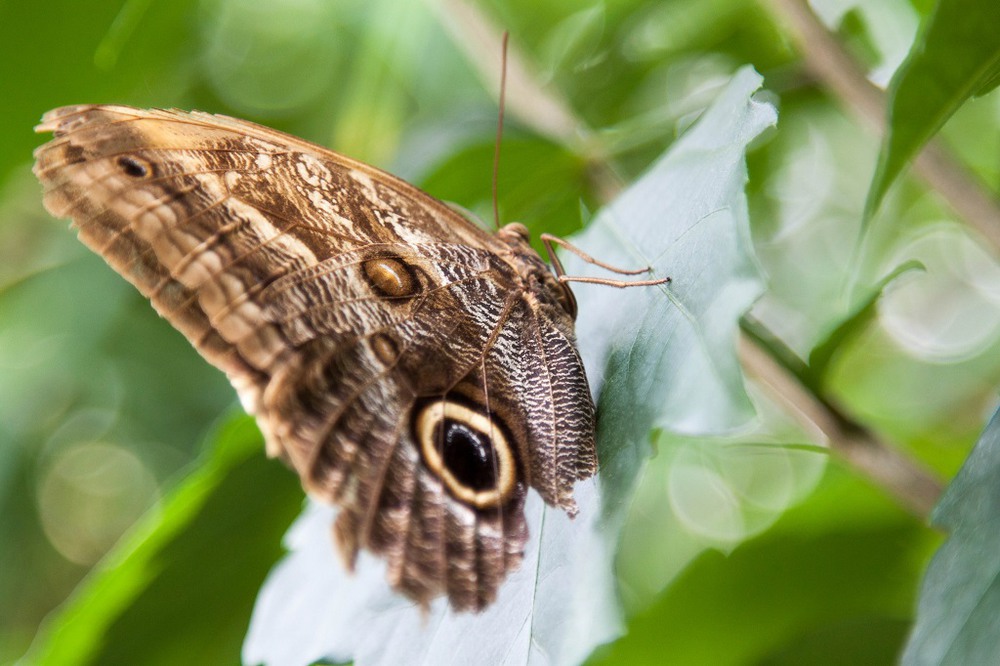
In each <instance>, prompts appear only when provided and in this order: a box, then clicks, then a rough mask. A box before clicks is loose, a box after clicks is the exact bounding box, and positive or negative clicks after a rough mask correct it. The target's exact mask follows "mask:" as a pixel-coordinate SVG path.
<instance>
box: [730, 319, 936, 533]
mask: <svg viewBox="0 0 1000 666" xmlns="http://www.w3.org/2000/svg"><path fill="white" fill-rule="evenodd" d="M739 352H740V361H741V363H742V365H743V370H744V371H745V372H746V373H747V375H748V376H750V377H752V378H753V379H754V380H756V382H757V383H758V384H759V385H760V386H761V387H763V388H764V389H765V390H766V391H767V392H768V394H769V395H770V396H771V398H772V399H773V400H774V401H775V402H776V403H777V404H779V405H780V406H782V407H783V408H784V409H785V411H786V412H787V413H788V414H790V415H791V416H792V417H794V418H795V419H796V420H797V421H798V422H799V425H801V426H802V427H803V428H804V429H805V430H806V431H807V432H810V431H811V432H813V433H814V434H816V435H817V439H819V440H825V441H826V443H827V445H828V446H829V447H830V450H831V451H833V452H834V453H836V454H837V455H838V456H840V457H841V458H843V459H844V460H845V461H847V462H848V463H849V464H850V465H851V466H852V467H854V468H855V469H857V470H858V471H860V472H861V473H862V474H864V475H865V476H867V477H868V478H869V479H871V480H872V481H874V482H875V483H876V484H878V486H879V487H881V488H884V489H885V490H887V491H888V492H889V493H890V494H892V495H893V496H894V497H895V498H896V499H897V500H898V501H899V502H900V504H902V505H903V506H904V507H906V508H907V509H909V510H910V511H912V512H913V513H914V514H916V515H917V516H920V517H922V518H926V517H927V516H929V515H930V512H931V509H933V508H934V505H935V504H936V503H937V500H938V498H939V497H940V496H941V491H942V486H941V482H940V481H939V480H938V479H937V477H936V476H935V474H934V473H933V472H931V471H930V470H928V469H926V468H924V467H923V466H921V465H919V464H918V463H917V462H915V461H913V460H911V459H910V458H908V457H907V456H905V455H903V454H902V453H900V452H899V450H898V449H897V448H896V447H894V446H892V445H890V444H889V443H887V442H886V441H885V440H883V439H881V438H879V437H878V436H877V435H876V434H875V433H873V432H871V431H870V430H869V429H867V428H865V427H863V426H861V425H859V424H857V423H856V422H854V421H852V420H851V419H849V418H848V417H847V416H845V415H844V413H843V412H842V411H841V410H839V409H837V408H835V407H833V406H831V405H829V404H828V403H827V402H825V401H823V400H820V399H819V398H818V397H817V396H816V395H814V394H813V393H811V392H810V391H809V390H808V389H807V388H806V387H805V386H804V385H803V384H802V383H801V382H799V381H798V379H797V378H796V377H795V376H794V375H793V374H792V373H791V372H788V371H787V370H786V369H785V368H784V367H783V366H781V365H780V364H779V363H778V362H777V361H776V360H775V358H774V356H772V355H771V354H770V353H769V352H768V351H767V350H766V349H765V348H764V347H762V346H760V345H759V344H757V342H755V341H754V340H753V339H752V338H750V337H749V336H747V335H745V334H743V335H741V336H740V344H739Z"/></svg>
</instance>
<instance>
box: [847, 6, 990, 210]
mask: <svg viewBox="0 0 1000 666" xmlns="http://www.w3.org/2000/svg"><path fill="white" fill-rule="evenodd" d="M997 35H1000V11H997V4H996V2H995V0H939V2H938V5H937V7H936V8H935V10H934V12H933V13H932V14H931V16H930V17H929V18H928V20H927V23H926V25H925V26H924V29H923V31H922V32H921V34H920V35H919V36H918V37H917V40H916V41H915V42H914V44H913V48H912V49H911V50H910V54H909V55H908V56H907V58H906V61H905V62H904V63H903V64H902V65H901V66H900V68H899V70H898V71H897V72H896V75H895V76H894V77H893V79H892V83H891V84H890V86H889V130H888V133H887V134H886V138H885V141H884V142H883V144H882V152H881V154H880V155H879V162H878V166H877V168H876V170H875V178H874V179H873V181H872V185H871V189H870V190H869V192H868V201H867V203H866V206H865V219H866V220H867V219H871V217H872V215H874V214H875V211H876V210H877V209H878V206H879V204H880V203H881V201H882V198H883V197H884V196H885V193H886V192H887V191H888V189H889V187H890V186H891V185H892V183H893V182H894V181H895V179H896V178H897V176H899V174H900V172H901V171H902V170H903V167H904V166H906V164H907V163H908V162H909V161H910V160H912V159H913V157H914V156H915V155H916V154H917V153H918V152H919V151H920V149H921V148H922V147H923V145H924V144H925V143H926V142H927V141H928V140H929V139H930V138H931V137H932V136H933V135H934V134H935V133H936V132H937V131H938V130H939V129H941V127H942V126H943V125H944V123H945V122H946V121H947V120H948V119H949V118H950V117H951V116H952V114H954V113H955V111H957V110H958V108H959V107H960V106H962V104H964V103H965V102H966V101H967V100H968V99H969V98H971V97H974V96H976V95H981V94H984V93H986V92H988V91H989V90H992V89H993V87H995V86H996V84H997V82H998V81H1000V79H998V76H1000V39H997Z"/></svg>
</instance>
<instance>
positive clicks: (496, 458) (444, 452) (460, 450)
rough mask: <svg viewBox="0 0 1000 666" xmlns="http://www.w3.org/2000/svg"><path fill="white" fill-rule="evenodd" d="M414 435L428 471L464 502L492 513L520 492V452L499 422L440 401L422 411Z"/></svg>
mask: <svg viewBox="0 0 1000 666" xmlns="http://www.w3.org/2000/svg"><path fill="white" fill-rule="evenodd" d="M414 434H415V436H416V439H417V443H418V446H419V447H420V451H421V454H422V456H423V460H424V463H425V465H426V466H427V468H428V469H429V470H430V471H431V472H432V473H433V474H435V475H436V476H437V477H439V478H440V479H441V480H442V481H443V482H444V484H445V486H446V487H447V489H448V491H449V492H450V493H451V494H452V495H453V496H454V497H455V498H457V499H458V500H459V501H461V502H463V503H465V504H468V505H470V506H472V507H474V508H476V509H491V508H495V507H498V506H500V505H502V504H503V503H504V502H506V501H507V499H508V498H510V496H511V495H512V493H513V492H514V489H515V488H516V486H517V465H516V462H515V459H514V451H513V449H512V448H511V443H510V441H509V439H508V438H507V435H506V434H505V433H504V429H503V428H502V427H501V426H500V424H499V423H498V422H497V421H496V417H493V418H487V417H486V416H485V415H484V414H482V413H480V412H478V411H475V410H473V409H471V408H469V407H467V406H466V405H464V404H461V403H458V402H454V401H451V400H435V401H434V402H430V403H428V404H426V405H424V406H423V407H422V408H420V409H419V410H418V411H417V414H416V419H415V422H414Z"/></svg>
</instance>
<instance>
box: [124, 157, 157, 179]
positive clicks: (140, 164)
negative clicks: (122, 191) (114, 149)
mask: <svg viewBox="0 0 1000 666" xmlns="http://www.w3.org/2000/svg"><path fill="white" fill-rule="evenodd" d="M118 166H119V167H121V170H122V171H123V172H125V175H126V176H131V177H132V178H145V177H146V176H148V175H149V174H150V172H151V171H152V169H151V168H150V166H149V164H148V163H147V162H145V161H144V160H140V159H137V158H135V157H132V156H130V155H122V156H121V157H119V158H118Z"/></svg>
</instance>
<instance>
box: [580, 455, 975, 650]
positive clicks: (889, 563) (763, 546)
mask: <svg viewBox="0 0 1000 666" xmlns="http://www.w3.org/2000/svg"><path fill="white" fill-rule="evenodd" d="M862 484H863V482H860V481H859V480H857V479H852V478H849V477H847V476H846V475H841V474H838V473H836V472H833V473H831V474H828V476H827V479H826V480H825V481H824V483H823V486H822V487H821V489H820V490H819V491H818V492H817V494H816V495H814V496H813V497H811V498H810V499H809V500H808V501H807V502H806V503H804V504H802V505H801V506H799V507H797V508H795V509H793V510H792V511H791V512H789V513H788V514H786V516H784V517H783V518H782V519H781V520H779V522H778V523H777V525H775V527H774V528H772V529H771V530H770V531H768V532H767V533H765V534H763V535H761V536H759V537H757V538H755V539H753V540H751V541H748V542H746V543H744V544H742V545H741V546H739V547H738V548H736V549H735V550H734V551H733V552H732V553H731V554H730V555H728V556H726V555H723V554H721V553H719V552H715V551H709V552H705V553H704V554H702V555H701V556H700V557H699V558H698V559H697V560H696V561H695V562H694V563H693V564H692V565H691V566H689V567H688V568H687V569H686V570H685V571H684V572H683V573H682V574H681V575H680V576H679V577H678V578H677V579H676V580H675V581H674V582H673V584H672V585H671V586H670V587H669V588H668V589H667V591H666V592H665V593H664V594H663V596H662V597H661V598H660V599H659V601H657V602H656V603H655V604H654V605H653V606H651V607H650V608H648V609H646V610H644V611H643V612H641V613H640V614H638V615H637V616H636V617H635V618H633V619H632V620H631V621H630V623H629V634H628V635H627V636H625V637H623V638H622V639H621V640H620V641H618V642H617V643H615V644H614V645H612V646H609V647H608V648H607V649H605V650H602V651H601V652H599V653H598V655H596V656H595V658H594V659H592V660H591V661H590V662H589V664H590V666H598V665H603V664H608V665H611V664H654V663H663V664H712V665H713V666H726V665H730V664H731V665H733V666H738V665H743V664H770V665H777V664H811V665H814V666H826V665H829V666H835V665H839V664H888V663H892V662H893V660H894V658H895V655H896V654H898V651H899V649H900V647H901V646H902V643H903V641H904V639H905V636H906V632H907V630H908V628H909V622H908V617H909V613H910V608H911V605H912V603H913V599H912V597H913V582H914V580H916V579H917V577H918V576H919V571H920V569H921V566H922V562H921V560H920V559H919V558H914V557H913V555H912V553H913V552H923V551H926V550H927V549H928V547H929V545H930V543H929V542H930V541H931V540H932V539H928V534H927V532H926V531H925V530H924V529H923V527H922V526H921V525H920V523H919V521H917V520H915V519H913V518H912V517H910V516H908V515H906V514H905V513H903V512H902V511H901V510H899V509H898V508H896V507H893V506H891V504H890V503H889V502H888V501H887V500H886V499H885V497H884V496H881V495H880V493H879V492H878V491H876V490H871V489H866V488H864V486H863V485H862ZM844 497H849V498H851V499H850V501H849V503H848V504H847V505H845V504H844V502H843V501H842V498H844ZM845 509H846V510H850V511H852V512H854V514H853V515H858V516H871V517H873V518H874V519H869V520H867V521H864V520H863V521H850V520H845V517H844V515H845ZM824 513H826V514H827V516H826V517H824ZM969 663H972V662H969Z"/></svg>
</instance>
